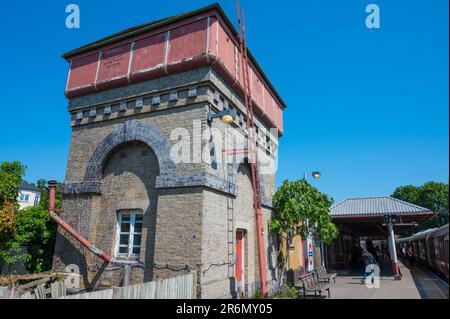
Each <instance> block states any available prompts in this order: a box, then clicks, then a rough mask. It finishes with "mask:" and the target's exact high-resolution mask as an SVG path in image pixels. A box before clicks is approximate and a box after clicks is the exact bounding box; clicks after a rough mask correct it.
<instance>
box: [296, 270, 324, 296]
mask: <svg viewBox="0 0 450 319" xmlns="http://www.w3.org/2000/svg"><path fill="white" fill-rule="evenodd" d="M299 279H300V281H301V282H302V284H303V287H301V288H302V289H303V296H304V297H305V298H306V295H307V293H313V292H314V296H317V293H319V296H321V295H322V293H323V292H324V291H327V292H328V298H330V286H329V284H328V283H325V282H320V281H318V280H317V278H316V276H315V275H313V274H306V275H302V276H300V278H299Z"/></svg>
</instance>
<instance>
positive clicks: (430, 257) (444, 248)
mask: <svg viewBox="0 0 450 319" xmlns="http://www.w3.org/2000/svg"><path fill="white" fill-rule="evenodd" d="M408 245H411V246H412V247H413V250H414V259H415V261H417V262H419V263H420V264H422V265H424V266H426V267H428V268H430V269H431V270H433V271H434V272H435V273H437V274H438V275H440V276H441V277H444V278H445V279H446V280H447V282H448V224H447V225H444V226H442V227H439V228H433V229H427V230H425V231H422V232H420V233H417V234H414V235H412V236H410V237H406V238H400V239H398V240H397V249H398V252H399V253H401V251H402V248H403V247H404V246H406V248H408Z"/></svg>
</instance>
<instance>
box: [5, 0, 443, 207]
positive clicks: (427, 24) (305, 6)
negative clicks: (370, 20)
mask: <svg viewBox="0 0 450 319" xmlns="http://www.w3.org/2000/svg"><path fill="white" fill-rule="evenodd" d="M69 3H76V4H78V5H79V6H80V9H81V28H80V29H78V30H73V29H72V30H69V29H66V27H65V17H66V13H65V7H66V5H67V4H69ZM210 3H212V1H200V0H190V1H181V0H164V1H161V0H158V1H156V0H142V1H138V0H128V1H125V2H124V1H115V0H114V1H112V0H108V1H100V0H96V1H87V0H83V1H78V0H73V1H71V2H69V1H8V2H4V3H2V5H1V11H0V27H1V30H2V40H1V41H2V44H1V50H0V70H1V71H0V72H1V73H0V74H1V78H0V84H1V86H0V87H1V89H0V98H1V99H0V103H1V113H0V119H1V120H0V137H1V139H0V161H4V160H8V161H11V160H20V161H22V162H23V163H24V164H26V165H27V166H28V171H27V174H26V179H28V180H29V181H31V182H35V181H36V180H37V179H38V178H40V177H42V178H46V179H49V178H56V179H58V180H63V179H64V174H65V165H66V161H67V156H68V151H69V141H70V126H69V115H68V112H67V100H66V98H65V97H64V94H63V91H64V86H65V81H66V75H67V69H68V65H67V63H66V62H65V61H64V60H63V59H62V58H61V57H60V55H61V54H62V53H63V52H65V51H67V50H70V49H73V48H76V47H78V46H81V45H83V44H86V43H88V42H91V41H94V40H97V39H98V38H100V37H103V36H106V35H109V34H111V33H113V32H116V31H120V30H122V29H124V28H127V27H130V26H133V25H137V24H141V23H145V22H148V21H152V20H155V19H159V18H163V17H166V16H170V15H173V14H177V13H181V12H184V11H188V10H192V9H196V8H198V7H201V6H205V5H208V4H210ZM220 3H221V5H222V6H223V7H224V9H225V11H226V12H227V14H228V15H229V17H230V19H231V20H232V21H235V9H234V3H233V1H232V0H227V1H220ZM369 3H376V4H378V5H379V7H380V9H381V28H380V29H377V30H375V29H371V30H369V29H367V28H366V27H365V24H364V21H365V17H366V15H367V14H366V13H365V6H366V5H367V4H369ZM241 4H242V5H243V6H244V7H245V8H246V15H247V24H248V26H247V29H248V44H249V47H250V49H251V50H252V52H253V53H254V55H255V56H256V58H257V59H258V61H259V62H260V64H261V66H262V67H263V69H264V70H265V72H266V73H267V75H268V76H269V78H270V79H271V80H272V82H273V83H274V85H275V87H276V88H277V89H278V91H279V93H280V94H281V96H282V97H283V98H284V100H285V102H286V104H287V105H288V108H287V109H286V111H285V113H284V123H285V129H284V130H285V135H284V136H283V138H282V139H281V144H280V145H281V147H280V153H279V157H280V160H279V170H278V175H277V179H278V183H280V182H281V181H282V180H284V179H290V180H293V179H297V178H301V177H302V176H303V173H304V172H305V171H308V172H309V171H312V170H320V171H321V172H322V178H321V179H320V180H314V181H312V183H313V184H314V185H315V186H317V187H319V188H320V190H322V191H324V192H326V193H328V194H329V195H331V196H332V197H333V198H334V199H335V200H343V199H345V198H347V197H355V196H374V195H389V194H391V193H392V191H393V190H394V189H395V187H396V186H399V185H404V184H422V183H424V182H426V181H429V180H435V181H442V182H448V176H449V169H448V167H449V166H448V164H449V147H448V142H449V122H448V116H449V114H448V112H449V106H448V103H449V100H448V84H449V83H448V69H449V65H448V53H449V52H448V0H433V1H425V0H408V1H407V0H395V1H387V0H370V1H365V0H357V1H349V0H328V1H325V0H315V1H304V0H296V1H293V0H292V1H284V0H279V1H261V0H258V1H256V0H242V1H241Z"/></svg>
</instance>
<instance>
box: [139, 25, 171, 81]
mask: <svg viewBox="0 0 450 319" xmlns="http://www.w3.org/2000/svg"><path fill="white" fill-rule="evenodd" d="M166 36H167V32H163V33H159V34H155V35H152V36H150V37H148V38H145V39H142V40H137V41H136V42H135V47H134V52H133V60H132V63H131V74H132V75H133V74H137V73H146V72H149V71H152V70H154V69H157V68H159V67H162V66H163V65H164V56H165V50H166Z"/></svg>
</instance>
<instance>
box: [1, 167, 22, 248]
mask: <svg viewBox="0 0 450 319" xmlns="http://www.w3.org/2000/svg"><path fill="white" fill-rule="evenodd" d="M25 168H26V167H25V166H24V165H22V164H21V163H20V162H18V161H14V162H2V163H1V164H0V249H3V246H4V245H5V242H6V241H7V239H8V238H9V237H10V236H12V235H13V233H14V229H15V212H16V209H17V207H18V203H17V192H18V186H19V183H20V181H21V180H22V176H23V175H24V174H25Z"/></svg>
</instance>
